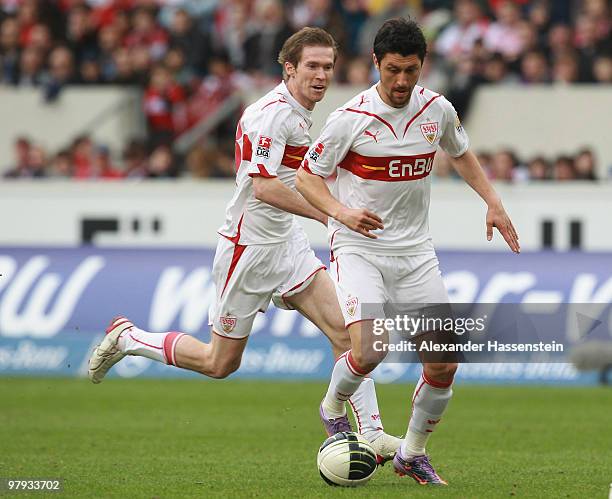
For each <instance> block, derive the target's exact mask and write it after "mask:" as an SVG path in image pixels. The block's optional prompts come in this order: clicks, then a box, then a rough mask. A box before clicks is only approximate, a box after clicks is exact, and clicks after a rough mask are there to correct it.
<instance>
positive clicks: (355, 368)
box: [346, 350, 369, 376]
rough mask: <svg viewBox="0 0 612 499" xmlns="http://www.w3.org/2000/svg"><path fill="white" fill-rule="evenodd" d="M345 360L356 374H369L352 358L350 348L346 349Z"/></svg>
mask: <svg viewBox="0 0 612 499" xmlns="http://www.w3.org/2000/svg"><path fill="white" fill-rule="evenodd" d="M346 362H347V364H348V365H349V367H350V368H351V370H352V371H354V373H355V374H356V375H358V376H365V375H366V374H369V371H364V370H363V369H361V367H359V364H357V362H355V359H353V354H352V352H351V351H350V350H349V351H348V355H347V356H346Z"/></svg>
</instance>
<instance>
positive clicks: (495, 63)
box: [483, 52, 517, 84]
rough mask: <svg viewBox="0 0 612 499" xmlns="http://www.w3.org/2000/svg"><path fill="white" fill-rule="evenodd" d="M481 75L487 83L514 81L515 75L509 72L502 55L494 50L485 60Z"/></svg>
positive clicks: (515, 79)
mask: <svg viewBox="0 0 612 499" xmlns="http://www.w3.org/2000/svg"><path fill="white" fill-rule="evenodd" d="M483 76H484V80H485V81H486V82H487V83H497V84H503V83H515V82H516V81H517V77H516V76H515V75H513V74H512V73H510V71H509V70H508V64H507V63H506V60H505V59H504V57H503V56H502V55H501V54H500V53H498V52H496V53H494V54H492V55H491V57H490V58H489V59H488V60H486V61H485V63H484V66H483Z"/></svg>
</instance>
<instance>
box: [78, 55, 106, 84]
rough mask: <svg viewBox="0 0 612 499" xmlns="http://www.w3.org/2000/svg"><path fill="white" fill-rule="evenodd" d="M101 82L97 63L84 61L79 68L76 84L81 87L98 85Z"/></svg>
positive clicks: (100, 73) (92, 60) (100, 71)
mask: <svg viewBox="0 0 612 499" xmlns="http://www.w3.org/2000/svg"><path fill="white" fill-rule="evenodd" d="M103 81H104V80H103V79H102V70H101V69H100V65H99V64H98V61H97V60H96V59H85V60H84V61H83V62H82V63H81V65H80V67H79V74H78V82H79V83H80V84H82V85H100V84H101V83H103Z"/></svg>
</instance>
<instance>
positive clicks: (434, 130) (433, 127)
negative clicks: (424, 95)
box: [421, 121, 438, 145]
mask: <svg viewBox="0 0 612 499" xmlns="http://www.w3.org/2000/svg"><path fill="white" fill-rule="evenodd" d="M421 133H422V134H423V137H425V140H426V141H427V142H429V143H430V144H432V145H433V143H434V142H435V140H436V137H437V136H438V122H437V121H434V122H431V123H423V124H422V125H421Z"/></svg>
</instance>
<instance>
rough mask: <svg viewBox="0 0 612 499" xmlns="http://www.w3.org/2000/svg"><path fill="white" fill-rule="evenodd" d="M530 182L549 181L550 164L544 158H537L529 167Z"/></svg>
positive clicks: (530, 162)
mask: <svg viewBox="0 0 612 499" xmlns="http://www.w3.org/2000/svg"><path fill="white" fill-rule="evenodd" d="M527 169H528V171H529V179H530V180H549V179H550V163H549V162H548V161H547V160H546V159H545V158H544V157H542V156H536V157H535V158H533V159H532V160H531V161H529V163H528V165H527Z"/></svg>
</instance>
